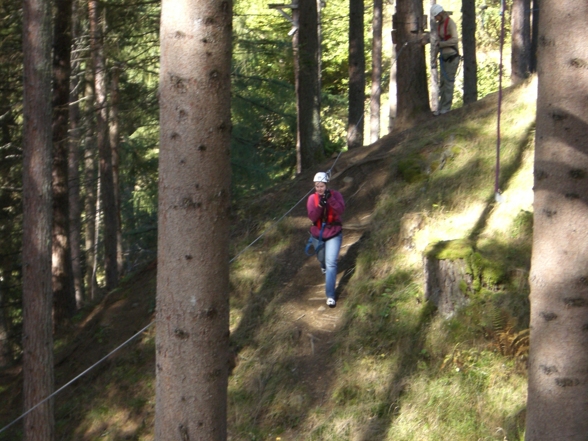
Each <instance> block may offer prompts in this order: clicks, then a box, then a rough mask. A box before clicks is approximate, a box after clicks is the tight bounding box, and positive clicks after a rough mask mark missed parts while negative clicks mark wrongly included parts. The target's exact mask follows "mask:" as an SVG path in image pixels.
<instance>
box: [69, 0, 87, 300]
mask: <svg viewBox="0 0 588 441" xmlns="http://www.w3.org/2000/svg"><path fill="white" fill-rule="evenodd" d="M78 14H79V0H74V1H73V5H72V39H73V40H74V42H76V43H75V44H74V47H75V48H78V44H77V41H78V39H79V38H80V35H81V32H80V26H79V18H78ZM71 65H72V78H73V79H74V80H73V81H72V82H71V84H70V96H69V100H70V103H71V104H70V107H69V126H70V132H71V135H70V139H69V143H68V146H69V155H68V176H69V243H70V250H71V265H72V280H73V288H74V295H75V299H76V307H77V308H78V309H79V308H81V307H82V305H83V303H84V300H85V299H84V281H83V276H82V274H83V273H82V248H81V237H82V225H81V219H82V207H81V200H80V145H81V138H82V136H81V114H80V104H79V102H78V97H79V88H80V85H81V81H80V79H79V74H80V72H81V71H80V61H79V58H77V57H76V58H75V59H73V60H72V62H71Z"/></svg>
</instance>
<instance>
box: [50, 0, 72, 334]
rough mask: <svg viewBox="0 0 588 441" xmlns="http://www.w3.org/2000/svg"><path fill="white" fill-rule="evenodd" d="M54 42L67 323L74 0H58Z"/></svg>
mask: <svg viewBox="0 0 588 441" xmlns="http://www.w3.org/2000/svg"><path fill="white" fill-rule="evenodd" d="M55 7H56V13H55V33H54V38H55V42H54V46H53V76H54V80H53V260H52V274H53V307H54V314H53V320H54V325H55V326H56V327H60V326H64V325H66V324H67V323H68V322H69V320H70V318H71V317H72V316H73V314H74V313H75V309H76V304H75V297H74V292H73V289H72V285H71V267H72V266H71V250H70V242H69V176H68V171H69V170H68V153H69V149H68V129H69V90H70V84H69V82H70V72H71V63H70V60H71V45H72V38H71V14H72V0H57V1H56V2H55Z"/></svg>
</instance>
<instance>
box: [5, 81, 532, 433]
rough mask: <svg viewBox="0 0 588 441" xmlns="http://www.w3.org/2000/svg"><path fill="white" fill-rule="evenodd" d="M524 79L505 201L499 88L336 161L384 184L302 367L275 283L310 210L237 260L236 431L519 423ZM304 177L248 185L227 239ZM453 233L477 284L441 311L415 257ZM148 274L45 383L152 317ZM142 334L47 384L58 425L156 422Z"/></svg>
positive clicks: (528, 199) (526, 200)
mask: <svg viewBox="0 0 588 441" xmlns="http://www.w3.org/2000/svg"><path fill="white" fill-rule="evenodd" d="M534 94H535V85H534V84H532V83H530V84H527V85H524V86H523V87H519V88H517V89H514V90H509V91H508V92H507V93H505V101H504V103H503V112H504V113H503V115H502V149H501V179H500V187H501V189H502V190H503V197H504V201H503V202H502V203H500V204H495V203H494V171H495V169H494V165H495V149H496V96H492V97H487V98H485V99H484V100H481V101H480V102H478V103H475V104H474V105H471V106H468V107H467V108H463V109H459V110H457V111H454V112H451V113H450V114H448V115H445V116H442V117H439V118H436V119H432V120H431V121H429V122H427V123H425V124H423V125H421V126H419V127H418V128H415V129H413V130H411V131H409V132H407V133H405V134H403V135H402V136H390V137H387V138H385V139H383V140H382V141H381V143H380V145H381V146H384V147H386V146H387V147H388V148H387V149H382V150H381V151H380V153H378V152H377V151H375V150H374V151H373V152H374V153H377V154H379V156H376V157H379V158H381V159H380V160H371V161H363V163H362V165H355V166H354V165H352V163H353V159H355V160H356V164H357V163H358V161H359V160H360V159H361V156H362V155H363V153H361V152H350V153H348V154H346V155H343V156H342V157H341V160H340V161H341V162H340V164H343V163H344V162H345V161H347V163H346V165H345V167H343V166H341V168H342V169H343V171H344V172H345V173H347V174H348V175H353V174H354V173H355V176H356V177H357V176H359V175H360V174H359V173H358V170H359V169H360V168H361V169H362V174H361V175H362V176H364V177H365V176H367V179H368V180H369V179H370V177H376V176H377V177H378V181H379V182H380V184H379V187H378V191H377V197H376V198H375V200H373V201H371V202H373V204H372V205H371V206H370V207H369V210H370V214H371V216H370V217H369V219H370V222H369V225H368V226H367V229H366V228H365V225H364V231H365V233H364V234H363V236H362V239H361V241H360V242H357V244H358V246H357V247H356V248H357V250H356V253H355V254H354V255H353V259H354V260H353V262H352V265H350V266H349V267H348V268H349V269H348V270H346V276H348V277H347V279H346V282H345V283H346V284H345V288H344V292H343V293H342V296H343V297H344V301H342V302H340V304H339V306H338V308H337V310H336V311H337V313H338V314H339V321H338V325H337V332H336V333H333V334H332V336H331V337H330V339H329V342H328V345H322V346H321V343H320V339H319V341H318V342H317V345H318V346H317V352H316V354H315V353H314V346H313V355H315V357H314V358H311V359H309V360H307V362H306V363H304V362H300V361H299V362H298V364H296V365H295V366H296V367H298V368H299V369H298V370H296V369H295V368H292V369H290V367H291V366H293V364H292V363H293V361H292V360H294V359H295V358H296V357H297V356H298V354H299V353H300V339H299V336H296V335H295V333H294V330H293V328H292V329H291V328H288V327H286V326H283V316H282V315H281V314H282V313H283V309H281V308H282V305H283V304H284V303H285V302H286V300H287V299H286V300H285V299H284V298H280V297H279V296H278V295H275V293H276V292H278V291H280V290H281V289H282V287H283V286H285V285H286V284H290V285H296V283H297V282H298V281H297V280H296V279H297V273H296V272H295V270H294V269H292V267H295V266H296V265H300V266H302V264H303V263H302V262H303V260H304V257H303V256H300V255H301V254H302V249H301V248H302V246H303V245H301V243H302V242H301V241H300V238H301V237H304V235H305V233H304V231H303V230H305V229H306V226H304V227H303V228H302V229H301V228H300V227H299V225H298V224H297V221H296V220H295V219H293V220H286V221H284V222H282V223H280V224H279V225H278V226H277V228H273V229H270V230H271V231H270V232H269V233H268V235H267V236H266V237H265V238H264V240H263V241H262V242H260V243H257V244H256V245H255V246H254V247H252V248H250V249H249V250H247V252H246V253H244V254H243V255H242V256H240V258H239V259H238V261H237V262H236V263H234V264H233V271H232V276H231V278H232V280H231V281H232V285H233V293H232V300H231V305H232V324H231V326H232V331H233V341H234V345H235V349H236V351H238V355H237V365H236V367H235V369H234V372H233V375H232V377H231V380H230V386H229V432H230V434H231V439H232V440H270V439H271V440H277V439H281V440H283V441H286V440H303V439H304V440H358V441H359V440H362V441H377V440H395V441H397V440H415V441H416V440H419V441H422V440H452V441H458V440H468V441H469V440H475V439H485V440H491V439H497V440H503V439H508V440H517V439H522V438H523V425H524V409H525V398H526V372H525V367H524V347H523V349H522V354H523V356H521V354H519V353H518V352H517V348H518V347H515V346H511V345H510V343H511V341H512V340H513V339H514V338H515V337H516V336H517V335H518V333H519V331H521V330H524V329H525V328H527V327H528V319H527V317H528V299H527V296H528V286H527V283H526V279H527V272H528V265H529V259H530V235H531V216H530V213H531V211H532V207H531V205H532V190H531V188H532V145H533V134H534V130H533V129H534V114H535V110H534V106H535V95H534ZM392 147H393V148H392ZM365 151H368V150H365ZM305 179H306V180H308V177H305ZM305 182H306V181H301V180H297V181H296V182H294V183H290V184H288V186H286V187H282V188H281V189H279V191H275V192H274V191H270V192H268V193H267V194H266V195H265V196H264V197H263V198H261V199H259V200H257V201H256V202H255V203H253V202H252V201H247V207H241V208H243V209H244V208H247V209H246V210H245V209H244V210H243V212H242V213H240V221H239V222H238V225H237V226H236V229H235V233H234V240H233V247H234V249H235V250H237V251H238V250H241V249H243V248H244V247H245V246H246V245H247V244H248V243H250V241H251V240H252V239H253V238H255V237H256V235H257V234H258V232H261V231H264V230H265V228H266V227H267V226H271V225H273V224H272V222H273V221H272V219H273V218H275V216H276V214H278V215H279V214H281V213H283V212H285V211H286V210H287V209H289V208H290V207H291V206H292V203H295V202H296V201H298V199H299V198H300V197H302V195H303V194H304V192H305V191H306V189H307V187H308V185H307V183H305ZM302 189H304V190H302ZM357 191H359V189H358V190H357ZM374 194H375V193H374ZM270 207H273V208H270ZM276 207H280V208H276ZM299 211H300V210H299ZM409 213H419V219H421V220H422V222H421V223H420V225H419V227H418V228H415V229H414V231H413V233H414V235H413V236H412V237H411V239H410V240H408V241H407V240H403V239H406V238H404V237H402V235H401V231H404V230H403V229H402V226H401V224H402V222H401V219H402V218H403V216H404V215H406V214H409ZM405 219H406V217H405ZM305 225H306V224H305ZM452 239H467V240H468V243H470V244H473V246H474V248H475V250H476V252H477V254H476V256H477V257H478V259H477V260H476V262H478V263H477V266H476V274H477V275H478V276H479V277H480V279H479V282H480V283H479V284H478V285H476V287H477V289H476V290H475V292H471V293H470V303H469V305H468V306H467V307H466V308H464V309H463V310H462V311H461V312H459V313H458V314H457V315H456V316H454V317H452V318H451V319H449V320H444V319H442V318H440V317H439V316H438V315H437V314H435V311H434V309H433V308H431V305H429V304H428V303H427V302H424V301H423V267H422V256H423V253H424V252H425V250H426V249H427V247H428V246H429V245H430V244H432V243H435V242H438V241H442V240H452ZM154 273H155V271H154V269H153V268H151V269H149V268H148V269H146V270H145V271H144V272H142V273H141V274H139V275H138V276H137V277H136V278H134V279H131V280H129V281H127V282H126V283H124V284H123V285H122V287H121V289H119V290H117V291H116V292H115V293H113V294H111V295H110V296H108V297H107V299H106V300H105V302H103V304H102V305H100V307H99V308H96V309H95V310H94V311H93V312H92V313H91V314H90V315H89V316H87V317H85V318H84V320H83V321H82V322H81V323H80V324H79V326H78V328H77V331H76V332H75V333H73V332H72V333H71V335H69V336H68V337H67V338H65V339H64V340H63V341H62V342H61V345H62V347H63V349H62V350H61V351H59V352H58V355H57V357H56V359H57V360H58V362H59V364H58V366H57V368H56V377H57V381H58V385H61V384H64V383H65V381H67V380H69V379H71V378H73V377H74V376H75V375H77V374H78V373H79V372H80V371H81V370H83V369H85V368H86V367H87V366H89V365H90V364H91V363H92V362H94V361H97V360H98V359H100V358H101V357H102V356H104V354H106V353H108V352H109V351H110V350H111V349H112V348H114V347H116V346H117V345H118V344H120V343H121V342H122V341H124V340H126V339H127V338H128V337H130V336H131V335H132V334H133V333H134V332H136V331H138V330H139V329H141V328H142V327H143V326H145V325H146V324H148V323H149V322H150V321H151V320H152V319H153V316H152V312H153V306H154V305H153V303H154V301H153V298H154ZM294 288H296V286H294ZM123 324H124V325H125V326H124V327H123V326H122V325H123ZM153 336H154V332H153V327H152V328H150V329H149V330H148V331H147V332H145V333H144V334H143V335H142V336H141V338H139V339H138V340H136V341H134V342H132V343H131V344H129V345H127V346H126V347H125V348H124V349H123V350H121V351H119V352H118V353H117V354H116V355H115V356H113V357H111V358H110V359H109V360H108V361H107V362H106V363H103V364H102V365H100V366H99V367H97V368H95V369H94V370H93V371H92V372H91V373H90V374H89V375H87V376H85V377H84V378H83V379H81V380H79V381H78V382H76V383H74V385H73V386H72V387H70V388H68V389H66V391H64V392H63V393H61V394H60V395H59V396H58V397H57V399H56V418H57V433H58V437H57V439H63V440H93V439H104V440H121V439H133V440H151V439H153V438H152V427H153V407H154V396H153V393H154V366H153V361H154V360H153V358H154V355H153V354H154V352H153V351H154V341H153ZM311 339H312V336H311ZM306 342H308V340H306ZM311 343H312V342H311ZM320 375H323V378H325V377H326V378H328V381H327V382H325V381H321V380H319V377H320ZM14 378H16V377H14V376H10V375H5V376H0V402H3V403H8V405H2V406H0V427H1V426H3V424H4V423H7V422H8V421H10V420H11V419H12V418H14V417H15V416H17V415H18V412H19V409H20V401H19V396H18V394H17V393H16V392H15V391H17V390H18V388H19V382H18V379H16V380H14ZM9 380H10V381H9ZM319 392H320V394H321V395H320V396H321V397H322V398H321V399H320V400H318V399H316V397H317V394H318V393H319ZM8 439H10V440H14V439H19V434H18V430H13V431H11V432H8V433H7V434H0V440H8Z"/></svg>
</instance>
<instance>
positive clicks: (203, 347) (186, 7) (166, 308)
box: [155, 0, 232, 441]
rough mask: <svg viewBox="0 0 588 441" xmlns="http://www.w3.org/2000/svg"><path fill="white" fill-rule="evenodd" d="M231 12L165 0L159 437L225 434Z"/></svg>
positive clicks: (222, 6)
mask: <svg viewBox="0 0 588 441" xmlns="http://www.w3.org/2000/svg"><path fill="white" fill-rule="evenodd" d="M231 19H232V4H231V2H230V1H228V0H227V1H216V0H163V3H162V13H161V63H160V64H161V68H160V123H161V132H160V133H161V134H160V146H161V147H160V148H161V150H160V157H159V161H160V162H159V209H158V213H159V214H158V216H159V222H158V224H159V230H158V233H159V238H158V259H157V261H158V272H157V335H156V340H157V349H156V366H157V372H156V374H157V385H156V404H155V439H158V440H172V439H178V440H179V439H186V440H187V439H191V440H196V439H198V440H202V441H224V440H226V437H227V429H226V417H227V383H228V367H229V364H228V344H229V338H228V337H229V266H228V265H229V254H228V252H229V206H230V194H229V191H230V173H231V168H230V157H229V152H230V142H231V111H230V96H231V95H230V94H231V91H230V86H231ZM195 23H198V24H199V25H198V26H194V24H195Z"/></svg>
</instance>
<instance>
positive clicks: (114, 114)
mask: <svg viewBox="0 0 588 441" xmlns="http://www.w3.org/2000/svg"><path fill="white" fill-rule="evenodd" d="M120 71H121V67H120V66H114V67H113V68H112V79H111V87H110V115H109V116H110V118H109V128H110V130H109V135H110V149H111V151H112V182H113V190H114V205H115V213H116V268H117V273H118V275H119V277H120V276H121V275H122V273H123V244H122V220H121V212H120V210H121V200H120V170H119V167H120V152H119V150H120V121H119V116H118V108H119V106H120V90H119V83H120Z"/></svg>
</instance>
